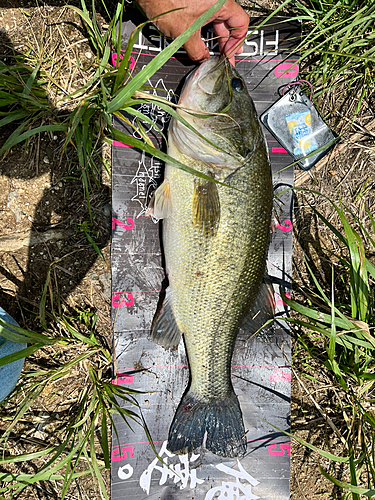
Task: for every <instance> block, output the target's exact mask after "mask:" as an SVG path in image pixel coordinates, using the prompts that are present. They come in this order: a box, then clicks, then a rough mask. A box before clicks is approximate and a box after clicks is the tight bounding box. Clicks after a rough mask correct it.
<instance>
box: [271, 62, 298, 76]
mask: <svg viewBox="0 0 375 500" xmlns="http://www.w3.org/2000/svg"><path fill="white" fill-rule="evenodd" d="M298 72H299V66H298V64H291V63H287V62H284V63H281V64H278V65H277V66H276V68H275V69H274V73H275V76H276V78H296V77H297V75H298Z"/></svg>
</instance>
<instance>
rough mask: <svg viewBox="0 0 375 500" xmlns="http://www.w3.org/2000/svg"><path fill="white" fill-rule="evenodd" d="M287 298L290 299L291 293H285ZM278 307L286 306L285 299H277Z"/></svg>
mask: <svg viewBox="0 0 375 500" xmlns="http://www.w3.org/2000/svg"><path fill="white" fill-rule="evenodd" d="M285 297H287V298H288V299H290V292H285ZM276 305H277V306H281V305H282V306H286V304H285V302H284V301H283V299H277V300H276Z"/></svg>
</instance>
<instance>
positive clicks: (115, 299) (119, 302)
mask: <svg viewBox="0 0 375 500" xmlns="http://www.w3.org/2000/svg"><path fill="white" fill-rule="evenodd" d="M125 295H126V296H127V299H128V300H125V299H124V298H123V299H121V294H119V293H115V294H114V295H112V307H124V306H126V307H130V306H132V305H133V304H134V296H133V294H131V293H126V294H125Z"/></svg>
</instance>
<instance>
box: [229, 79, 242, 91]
mask: <svg viewBox="0 0 375 500" xmlns="http://www.w3.org/2000/svg"><path fill="white" fill-rule="evenodd" d="M230 84H231V87H232V89H233V90H235V91H236V92H242V91H243V89H244V88H245V85H244V83H243V81H242V80H240V79H239V78H232V81H231V82H230Z"/></svg>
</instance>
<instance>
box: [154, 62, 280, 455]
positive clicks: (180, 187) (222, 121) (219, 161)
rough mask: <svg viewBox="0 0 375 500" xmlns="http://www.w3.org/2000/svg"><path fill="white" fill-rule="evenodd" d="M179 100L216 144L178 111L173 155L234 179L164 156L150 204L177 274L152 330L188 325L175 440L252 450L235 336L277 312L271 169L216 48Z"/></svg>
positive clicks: (162, 339)
mask: <svg viewBox="0 0 375 500" xmlns="http://www.w3.org/2000/svg"><path fill="white" fill-rule="evenodd" d="M179 105H180V106H182V107H183V108H184V110H182V109H179V110H178V112H179V114H180V115H181V116H182V117H183V118H184V119H185V120H186V121H188V122H189V123H190V124H191V125H192V126H193V127H194V128H195V129H196V130H197V131H199V132H200V133H201V134H202V135H203V136H204V137H205V138H207V139H208V140H209V141H210V142H211V143H212V144H209V143H208V142H206V141H205V140H204V139H203V138H202V137H199V136H198V135H197V134H196V133H194V132H193V131H191V130H190V129H189V128H188V127H186V126H185V125H183V124H182V123H181V122H180V121H178V120H176V119H173V120H172V122H171V124H170V128H169V136H168V154H169V155H171V156H172V157H174V158H176V159H178V160H179V161H181V162H182V163H184V164H186V165H188V166H190V167H193V168H194V169H196V170H198V171H199V172H201V173H203V174H205V175H206V176H208V177H209V178H210V179H213V180H215V181H219V182H221V183H224V184H226V186H224V185H222V184H219V183H217V182H213V181H211V180H210V179H208V180H207V179H202V178H200V177H198V176H194V175H191V174H189V173H186V172H184V171H182V170H180V169H178V168H175V167H173V166H171V165H166V169H165V179H164V182H163V183H162V184H161V186H159V188H158V189H157V190H156V192H155V194H154V198H153V201H152V204H151V210H152V211H153V214H154V215H155V216H156V217H158V218H162V219H164V220H163V246H164V254H165V262H166V268H167V275H168V279H169V286H168V288H167V289H166V294H165V298H164V301H163V303H162V305H161V307H159V309H158V311H157V313H156V315H155V318H154V321H153V325H152V338H153V340H154V341H155V342H157V343H159V344H160V345H162V346H163V347H165V348H175V347H176V346H177V345H178V344H179V342H180V338H181V335H182V334H183V337H184V341H185V347H186V351H187V356H188V360H189V368H190V382H189V385H188V388H187V390H186V392H185V394H184V396H183V398H182V400H181V402H180V404H179V406H178V408H177V411H176V414H175V417H174V420H173V422H172V424H171V427H170V431H169V437H168V449H169V450H170V451H171V452H174V453H187V452H191V451H193V450H195V449H196V448H198V447H199V446H201V445H202V444H205V447H206V448H207V449H208V450H210V451H212V452H213V453H215V454H218V455H222V456H226V457H234V456H238V455H242V454H243V453H244V452H245V451H246V437H245V434H246V433H245V428H244V424H243V419H242V413H241V408H240V405H239V402H238V399H237V396H236V394H235V393H234V390H233V386H232V382H231V358H232V354H233V349H234V344H235V340H236V336H237V334H238V331H239V328H240V327H241V326H242V325H244V323H246V322H247V321H248V322H249V324H250V323H251V322H253V327H252V330H253V331H255V330H256V329H257V328H259V326H261V325H262V324H263V322H264V321H266V320H267V319H269V317H270V316H272V315H273V290H272V287H270V286H269V285H267V284H265V281H264V274H265V268H266V254H267V249H268V243H269V237H270V227H271V221H270V219H271V211H272V203H273V201H272V200H273V189H272V179H271V169H270V164H269V160H268V153H267V146H266V142H265V139H264V135H263V132H262V130H261V127H260V124H259V121H258V118H257V114H256V111H255V108H254V104H253V102H252V99H251V98H250V96H249V94H248V92H247V89H246V87H245V84H244V82H243V80H242V78H241V77H240V76H239V74H238V73H237V72H236V71H235V69H234V68H233V67H232V66H231V65H230V64H229V63H228V62H227V61H226V60H224V59H222V58H218V57H212V58H210V59H209V60H207V61H206V62H204V63H203V64H202V65H201V66H199V67H198V68H197V69H196V70H195V72H194V73H192V74H191V75H190V76H189V77H188V79H187V81H186V83H185V85H184V88H183V91H182V94H181V97H180V100H179ZM185 109H186V110H190V111H191V113H190V112H188V111H185ZM212 113H214V114H212ZM214 145H215V146H214ZM228 186H230V187H228ZM255 316H256V318H255ZM249 317H250V319H249ZM253 318H254V319H253ZM204 441H205V443H204Z"/></svg>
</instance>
